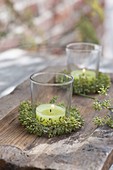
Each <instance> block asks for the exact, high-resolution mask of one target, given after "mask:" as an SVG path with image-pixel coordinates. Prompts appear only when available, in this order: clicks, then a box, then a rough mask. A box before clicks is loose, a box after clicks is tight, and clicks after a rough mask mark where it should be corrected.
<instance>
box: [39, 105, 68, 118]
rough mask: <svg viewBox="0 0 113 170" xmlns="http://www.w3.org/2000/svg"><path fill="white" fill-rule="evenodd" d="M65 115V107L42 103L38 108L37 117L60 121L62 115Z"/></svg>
mask: <svg viewBox="0 0 113 170" xmlns="http://www.w3.org/2000/svg"><path fill="white" fill-rule="evenodd" d="M64 116H65V108H62V107H60V106H57V105H55V104H41V105H39V106H37V108H36V118H37V119H40V118H42V119H43V120H45V121H48V120H50V119H51V120H52V121H59V118H60V117H64Z"/></svg>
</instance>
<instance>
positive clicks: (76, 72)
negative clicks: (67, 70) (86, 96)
mask: <svg viewBox="0 0 113 170" xmlns="http://www.w3.org/2000/svg"><path fill="white" fill-rule="evenodd" d="M82 75H83V76H84V78H85V77H86V78H87V79H88V80H89V81H90V80H92V79H93V78H95V77H96V73H95V71H92V70H86V69H82V70H74V71H72V72H71V76H73V78H74V80H77V79H79V77H80V76H82Z"/></svg>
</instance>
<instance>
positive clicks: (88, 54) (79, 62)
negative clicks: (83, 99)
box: [66, 42, 102, 75]
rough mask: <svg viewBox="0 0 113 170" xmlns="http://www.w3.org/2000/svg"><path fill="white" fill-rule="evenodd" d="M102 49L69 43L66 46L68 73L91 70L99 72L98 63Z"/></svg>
mask: <svg viewBox="0 0 113 170" xmlns="http://www.w3.org/2000/svg"><path fill="white" fill-rule="evenodd" d="M101 52H102V47H101V46H100V45H97V44H92V43H83V42H80V43H71V44H68V45H67V46H66V55H67V66H68V70H69V71H73V70H83V69H87V70H93V71H95V72H96V75H97V74H98V71H99V61H100V56H101Z"/></svg>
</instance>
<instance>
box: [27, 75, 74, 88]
mask: <svg viewBox="0 0 113 170" xmlns="http://www.w3.org/2000/svg"><path fill="white" fill-rule="evenodd" d="M44 74H45V75H46V74H50V75H63V76H66V77H68V78H69V79H70V80H69V81H67V82H62V83H44V82H38V81H36V80H34V77H35V76H38V75H44ZM30 80H31V82H33V83H35V84H38V85H42V86H63V85H69V84H72V83H73V80H74V78H73V76H71V75H67V74H65V73H58V72H52V73H50V72H37V73H33V74H32V75H31V76H30Z"/></svg>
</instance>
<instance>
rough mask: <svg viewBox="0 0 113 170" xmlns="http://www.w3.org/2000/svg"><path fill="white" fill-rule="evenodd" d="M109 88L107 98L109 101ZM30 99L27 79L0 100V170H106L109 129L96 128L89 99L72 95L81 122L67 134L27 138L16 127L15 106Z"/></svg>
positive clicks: (112, 146)
mask: <svg viewBox="0 0 113 170" xmlns="http://www.w3.org/2000/svg"><path fill="white" fill-rule="evenodd" d="M112 92H113V85H112V86H111V88H110V91H109V95H110V97H112V98H113V93H112ZM28 98H30V86H29V80H28V81H26V82H24V83H23V84H21V85H20V86H18V87H17V88H16V89H15V91H14V92H13V93H11V94H10V95H8V96H6V97H4V98H1V99H0V118H1V120H0V170H15V169H16V170H27V169H30V170H35V169H40V170H44V169H47V170H66V169H67V170H108V169H109V167H110V166H111V164H112V163H113V130H112V129H110V128H107V127H103V128H96V126H94V124H93V123H92V118H93V117H94V116H96V115H98V114H99V115H104V114H105V113H104V112H100V113H97V112H95V111H94V110H93V109H92V102H93V101H92V100H91V99H86V98H84V97H78V96H73V100H72V104H73V105H77V107H78V108H79V109H80V111H81V114H82V116H83V117H84V119H85V125H84V127H83V128H82V129H81V130H79V131H78V132H76V133H72V134H71V135H64V136H61V137H54V138H51V139H47V138H44V137H36V136H35V135H30V134H28V133H27V132H26V130H25V129H24V128H23V127H22V126H21V125H20V124H19V121H18V105H19V104H20V102H21V101H23V100H26V99H28Z"/></svg>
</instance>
